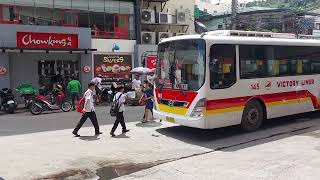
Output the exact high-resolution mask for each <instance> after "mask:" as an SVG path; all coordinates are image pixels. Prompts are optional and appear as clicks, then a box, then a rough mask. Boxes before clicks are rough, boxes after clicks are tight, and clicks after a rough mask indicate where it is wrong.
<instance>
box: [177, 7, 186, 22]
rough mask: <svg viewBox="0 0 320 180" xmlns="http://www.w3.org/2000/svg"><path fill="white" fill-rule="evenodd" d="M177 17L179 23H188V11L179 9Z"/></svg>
mask: <svg viewBox="0 0 320 180" xmlns="http://www.w3.org/2000/svg"><path fill="white" fill-rule="evenodd" d="M176 17H177V24H186V23H187V18H186V12H185V11H184V10H177V13H176Z"/></svg>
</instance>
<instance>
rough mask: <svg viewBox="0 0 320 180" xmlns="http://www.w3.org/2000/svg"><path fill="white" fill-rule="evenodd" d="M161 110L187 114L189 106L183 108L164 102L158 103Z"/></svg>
mask: <svg viewBox="0 0 320 180" xmlns="http://www.w3.org/2000/svg"><path fill="white" fill-rule="evenodd" d="M158 106H159V109H160V111H163V112H168V113H172V114H179V115H185V114H187V112H188V109H187V108H181V107H172V106H168V105H164V104H158Z"/></svg>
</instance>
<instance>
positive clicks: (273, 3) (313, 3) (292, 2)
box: [247, 0, 320, 12]
mask: <svg viewBox="0 0 320 180" xmlns="http://www.w3.org/2000/svg"><path fill="white" fill-rule="evenodd" d="M257 6H259V7H270V8H285V9H291V10H294V11H298V12H305V11H311V10H314V9H318V8H320V0H262V1H260V0H259V1H253V2H249V3H247V7H257Z"/></svg>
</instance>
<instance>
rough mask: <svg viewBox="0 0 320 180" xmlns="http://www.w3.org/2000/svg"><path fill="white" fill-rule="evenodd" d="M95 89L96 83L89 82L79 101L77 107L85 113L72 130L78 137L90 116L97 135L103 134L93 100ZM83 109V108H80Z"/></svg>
mask: <svg viewBox="0 0 320 180" xmlns="http://www.w3.org/2000/svg"><path fill="white" fill-rule="evenodd" d="M94 90H95V84H94V83H92V82H91V83H89V84H88V90H87V91H86V92H85V93H84V97H83V98H81V100H80V101H79V105H78V108H77V111H78V112H79V111H80V112H81V113H83V114H82V117H81V119H80V121H79V123H78V124H77V126H76V128H75V129H74V130H73V131H72V134H74V135H75V136H76V137H79V136H80V135H79V134H78V131H79V130H80V128H81V127H82V125H83V124H84V123H85V122H86V120H87V119H88V118H90V120H91V122H92V124H93V126H94V129H95V135H96V136H98V135H100V134H102V132H100V130H99V124H98V120H97V116H96V113H95V108H94V101H93V92H94ZM80 109H82V110H80Z"/></svg>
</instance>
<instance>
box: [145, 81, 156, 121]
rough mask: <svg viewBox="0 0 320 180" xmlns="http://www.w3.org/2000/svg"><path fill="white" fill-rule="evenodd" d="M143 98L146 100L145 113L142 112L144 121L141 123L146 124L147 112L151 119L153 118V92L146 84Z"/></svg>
mask: <svg viewBox="0 0 320 180" xmlns="http://www.w3.org/2000/svg"><path fill="white" fill-rule="evenodd" d="M144 96H145V100H146V106H145V112H144V120H143V121H142V122H143V123H146V122H148V113H149V110H150V112H151V114H152V119H154V118H153V110H152V109H153V91H152V84H150V83H148V84H147V86H146V90H145V91H144Z"/></svg>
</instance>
